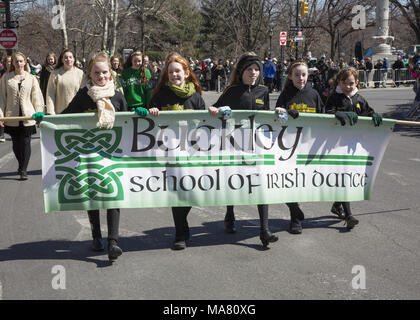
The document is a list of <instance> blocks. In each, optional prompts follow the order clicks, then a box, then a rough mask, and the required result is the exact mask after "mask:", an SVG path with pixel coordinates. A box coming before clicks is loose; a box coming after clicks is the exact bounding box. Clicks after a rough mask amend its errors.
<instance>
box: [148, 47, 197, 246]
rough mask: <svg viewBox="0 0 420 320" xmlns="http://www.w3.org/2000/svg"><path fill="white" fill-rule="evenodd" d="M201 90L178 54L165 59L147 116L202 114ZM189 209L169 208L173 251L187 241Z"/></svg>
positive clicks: (184, 60)
mask: <svg viewBox="0 0 420 320" xmlns="http://www.w3.org/2000/svg"><path fill="white" fill-rule="evenodd" d="M204 109H205V103H204V100H203V98H202V97H201V87H200V84H199V82H198V80H197V77H196V76H195V73H194V72H193V71H192V69H191V67H190V64H189V62H188V60H187V59H185V58H184V57H181V56H180V55H179V54H171V55H170V56H168V58H167V60H166V63H165V67H164V69H163V70H162V75H161V78H160V80H159V82H158V84H157V85H156V87H155V88H154V89H153V91H152V99H151V102H150V108H149V112H150V114H151V115H152V116H155V117H157V116H159V112H160V111H183V110H204ZM190 210H191V207H172V217H173V220H174V224H175V239H174V242H173V245H172V249H173V250H183V249H185V248H186V241H188V240H189V238H190V229H189V226H188V220H187V216H188V213H189V212H190Z"/></svg>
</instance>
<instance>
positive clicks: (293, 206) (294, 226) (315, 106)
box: [276, 60, 324, 234]
mask: <svg viewBox="0 0 420 320" xmlns="http://www.w3.org/2000/svg"><path fill="white" fill-rule="evenodd" d="M308 75H309V68H308V65H307V64H306V62H304V61H299V60H297V61H295V62H293V63H292V64H291V65H290V67H289V70H288V71H287V80H286V84H285V86H284V89H283V92H282V93H281V94H280V96H279V98H278V99H277V102H276V109H277V108H280V109H286V110H288V113H289V115H290V116H291V117H292V118H297V117H298V116H299V112H310V113H324V105H323V103H322V100H321V97H320V96H319V94H318V92H317V91H316V90H315V89H312V87H311V84H310V83H308ZM286 205H287V206H288V207H289V210H290V228H289V231H290V233H292V234H300V233H302V224H301V222H302V221H303V220H304V213H303V211H302V210H301V209H300V207H299V204H298V203H296V202H293V203H286Z"/></svg>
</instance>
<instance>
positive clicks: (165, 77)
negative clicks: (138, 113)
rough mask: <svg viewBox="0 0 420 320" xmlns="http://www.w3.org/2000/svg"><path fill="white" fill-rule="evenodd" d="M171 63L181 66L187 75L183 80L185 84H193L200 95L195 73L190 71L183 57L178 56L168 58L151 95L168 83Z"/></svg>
mask: <svg viewBox="0 0 420 320" xmlns="http://www.w3.org/2000/svg"><path fill="white" fill-rule="evenodd" d="M172 62H177V63H179V64H180V65H181V66H182V69H184V72H185V73H188V77H187V78H186V79H185V82H192V83H193V84H194V87H195V91H196V92H197V93H198V94H200V95H201V86H200V83H199V82H198V79H197V77H196V75H195V73H194V72H193V71H192V69H191V66H190V64H189V63H188V61H187V59H185V58H184V57H181V56H180V55H176V56H175V55H173V56H170V57H169V59H167V60H166V62H165V67H164V68H163V71H162V73H161V75H160V79H159V82H158V84H157V85H156V87H155V88H154V89H153V90H152V94H151V95H152V96H153V95H154V94H155V93H156V92H158V91H159V90H160V88H162V87H163V86H165V85H166V84H167V83H168V81H169V77H168V68H169V65H170V64H171V63H172Z"/></svg>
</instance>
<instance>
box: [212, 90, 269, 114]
mask: <svg viewBox="0 0 420 320" xmlns="http://www.w3.org/2000/svg"><path fill="white" fill-rule="evenodd" d="M214 106H215V107H217V108H218V107H223V106H229V107H230V108H231V109H232V110H269V109H270V100H269V95H268V88H267V87H266V86H263V85H261V84H259V85H254V86H247V85H244V84H239V85H231V86H229V87H227V88H226V89H225V91H224V92H223V93H222V95H221V96H220V97H219V99H218V100H217V102H216V103H215V104H214Z"/></svg>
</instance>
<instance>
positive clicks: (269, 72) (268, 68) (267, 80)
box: [263, 58, 277, 93]
mask: <svg viewBox="0 0 420 320" xmlns="http://www.w3.org/2000/svg"><path fill="white" fill-rule="evenodd" d="M276 71H277V69H276V67H275V65H274V64H273V62H271V58H267V59H266V61H265V62H264V66H263V73H264V84H265V85H266V86H267V87H268V92H269V93H272V92H273V82H274V77H275V76H276Z"/></svg>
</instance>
